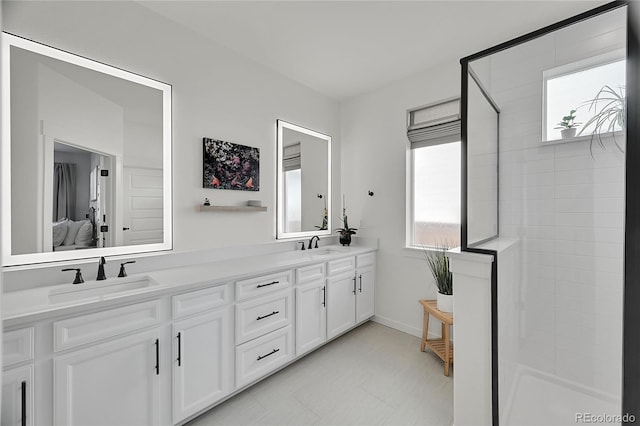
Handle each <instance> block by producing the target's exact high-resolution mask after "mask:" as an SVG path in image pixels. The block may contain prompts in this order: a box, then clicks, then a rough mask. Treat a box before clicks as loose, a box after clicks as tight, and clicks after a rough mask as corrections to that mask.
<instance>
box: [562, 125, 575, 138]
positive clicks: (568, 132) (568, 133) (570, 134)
mask: <svg viewBox="0 0 640 426" xmlns="http://www.w3.org/2000/svg"><path fill="white" fill-rule="evenodd" d="M560 135H561V136H562V139H569V138H575V137H576V128H575V127H570V128H568V129H563V130H560Z"/></svg>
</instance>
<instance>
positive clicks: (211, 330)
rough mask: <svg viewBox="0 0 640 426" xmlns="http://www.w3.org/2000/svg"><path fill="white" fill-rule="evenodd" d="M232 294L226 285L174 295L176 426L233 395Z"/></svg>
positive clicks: (174, 416)
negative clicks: (230, 394)
mask: <svg viewBox="0 0 640 426" xmlns="http://www.w3.org/2000/svg"><path fill="white" fill-rule="evenodd" d="M231 294H232V292H231V287H230V286H229V285H221V286H216V287H211V288H206V289H202V290H197V291H191V292H188V293H185V294H180V295H177V296H173V317H174V319H175V318H178V320H177V321H175V322H174V323H173V325H172V332H173V339H174V341H175V344H174V345H173V347H174V351H173V357H172V362H173V423H174V424H177V423H179V422H181V421H183V420H185V419H187V418H188V417H189V416H192V415H194V414H196V413H197V412H199V411H201V410H203V409H205V408H207V407H209V406H211V405H213V404H215V403H216V402H217V401H219V400H221V399H222V398H224V397H225V396H227V395H229V393H230V392H231V391H232V374H231V372H232V371H233V356H232V354H233V343H232V334H233V333H232V332H233V324H232V319H233V318H232V314H231V306H229V304H230V303H231V302H232V296H231ZM212 308H213V309H212ZM180 318H182V319H180Z"/></svg>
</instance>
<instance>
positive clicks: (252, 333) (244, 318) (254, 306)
mask: <svg viewBox="0 0 640 426" xmlns="http://www.w3.org/2000/svg"><path fill="white" fill-rule="evenodd" d="M291 315H292V303H291V290H290V289H289V290H285V291H283V292H279V293H277V294H274V295H272V296H269V297H261V298H259V299H256V300H249V301H247V302H244V303H239V304H237V305H236V344H240V343H244V342H247V341H249V340H251V339H254V338H256V337H259V336H262V335H263V334H267V333H269V332H271V331H274V330H277V329H279V328H281V327H284V326H286V325H289V324H291Z"/></svg>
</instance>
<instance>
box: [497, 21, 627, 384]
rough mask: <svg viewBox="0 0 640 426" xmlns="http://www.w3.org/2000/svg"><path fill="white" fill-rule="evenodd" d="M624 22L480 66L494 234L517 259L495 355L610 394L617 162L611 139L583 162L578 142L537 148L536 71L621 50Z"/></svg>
mask: <svg viewBox="0 0 640 426" xmlns="http://www.w3.org/2000/svg"><path fill="white" fill-rule="evenodd" d="M624 21H625V20H624V17H623V16H621V14H620V13H617V14H609V15H606V16H604V17H602V19H601V20H598V23H597V25H593V24H594V23H595V21H593V22H591V23H584V24H578V25H575V26H573V27H571V28H570V29H568V30H564V31H561V32H558V33H556V34H553V35H550V36H546V37H543V38H540V39H537V40H535V41H533V42H529V43H527V44H525V45H522V46H520V47H518V48H514V49H510V50H507V51H504V52H501V53H500V54H496V55H494V57H493V60H492V64H491V69H492V71H493V73H492V77H493V78H492V81H491V87H492V95H493V97H494V99H495V100H496V101H497V103H498V105H499V106H500V108H501V117H500V234H501V236H506V237H509V236H512V237H518V238H520V239H521V250H522V257H521V275H520V277H519V279H516V280H515V282H514V283H513V286H514V287H513V288H511V289H510V290H509V291H508V292H507V294H506V295H504V296H505V297H506V298H508V300H509V302H510V303H511V304H512V305H514V306H517V309H516V311H515V312H511V313H509V315H510V320H511V321H515V322H516V323H517V330H518V338H517V339H509V340H508V341H507V342H506V348H507V350H506V351H504V353H501V357H502V358H503V359H506V361H507V365H510V363H514V362H516V363H521V364H526V365H528V366H530V367H533V368H537V369H539V370H543V371H546V372H548V373H551V374H555V375H557V376H560V377H562V378H565V379H569V380H572V381H574V382H578V383H581V384H583V385H586V386H589V387H593V388H596V389H598V390H600V391H604V392H607V393H609V394H612V395H619V389H620V386H621V374H620V372H621V370H620V369H621V365H620V364H619V362H617V361H615V360H619V359H621V350H622V288H623V276H622V272H623V269H622V268H623V263H622V261H623V256H622V255H623V241H624V240H623V237H624V154H623V153H621V152H620V151H618V150H617V149H616V148H615V147H614V146H613V144H612V143H611V141H606V145H607V147H606V149H602V148H601V147H599V146H598V144H597V142H594V145H593V147H592V150H593V155H592V154H591V152H590V142H589V141H588V140H587V141H579V142H571V143H562V144H556V145H547V146H542V144H541V140H542V71H543V70H544V69H548V68H552V67H555V66H558V65H562V64H564V63H568V62H572V61H575V60H578V59H582V58H585V57H588V56H593V55H597V54H600V53H603V52H605V51H608V50H612V49H617V48H620V47H624V34H625V30H624V27H623V25H624ZM621 25H622V27H621ZM568 46H571V48H568ZM518 281H519V282H518ZM510 345H513V346H510ZM516 350H517V351H516ZM509 356H515V359H513V360H510V359H509V358H508V357H509ZM505 357H507V358H505ZM612 359H613V360H614V361H613V365H612ZM503 378H504V382H505V385H506V383H508V382H509V377H505V376H503ZM507 389H509V388H508V387H507Z"/></svg>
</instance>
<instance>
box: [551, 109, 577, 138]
mask: <svg viewBox="0 0 640 426" xmlns="http://www.w3.org/2000/svg"><path fill="white" fill-rule="evenodd" d="M575 114H576V110H575V109H572V110H571V111H569V115H565V116H564V117H562V121H561V122H559V123H558V127H555V128H556V129H562V130H560V135H561V136H562V139H568V138H574V137H575V136H576V128H577V127H578V126H579V125H580V123H576V122H575V119H576V115H575Z"/></svg>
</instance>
